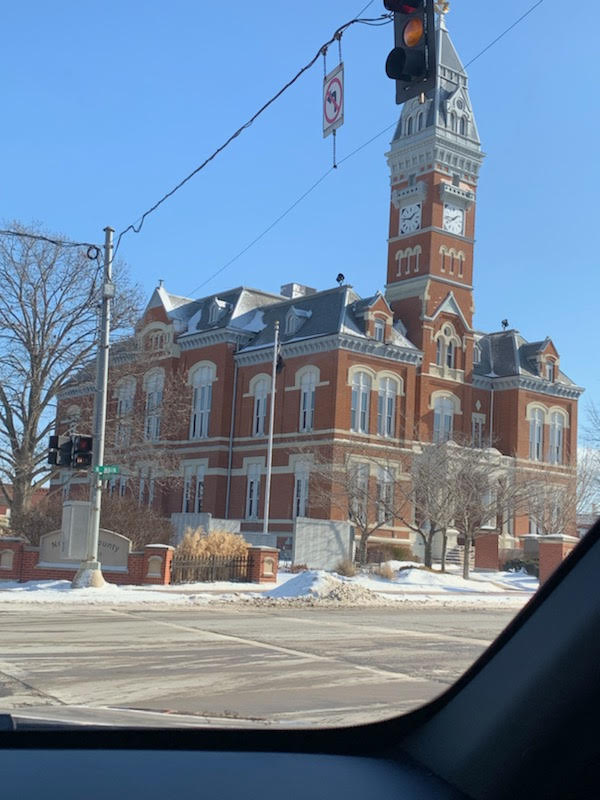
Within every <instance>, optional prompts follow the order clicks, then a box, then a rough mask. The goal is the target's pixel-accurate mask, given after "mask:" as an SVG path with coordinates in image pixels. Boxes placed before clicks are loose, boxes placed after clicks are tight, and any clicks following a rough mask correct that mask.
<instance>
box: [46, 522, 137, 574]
mask: <svg viewBox="0 0 600 800" xmlns="http://www.w3.org/2000/svg"><path fill="white" fill-rule="evenodd" d="M61 545H62V531H52V532H51V533H46V534H44V536H41V537H40V563H44V564H64V565H65V566H66V565H68V564H69V565H70V564H76V565H78V564H79V561H77V560H74V559H72V558H70V559H69V558H63V557H62V556H61ZM130 552H131V539H128V538H127V536H122V535H121V534H120V533H114V532H113V531H107V530H105V529H104V528H100V538H99V540H98V560H99V561H100V563H101V564H102V566H103V567H107V568H109V567H124V568H125V569H127V558H128V556H129V553H130Z"/></svg>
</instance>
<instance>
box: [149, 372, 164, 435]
mask: <svg viewBox="0 0 600 800" xmlns="http://www.w3.org/2000/svg"><path fill="white" fill-rule="evenodd" d="M164 383H165V375H164V372H163V371H162V370H160V371H158V370H157V371H154V372H148V373H146V375H145V376H144V390H145V393H146V402H145V417H144V438H145V439H147V440H149V441H154V440H156V439H159V438H160V418H161V412H162V401H163V389H164Z"/></svg>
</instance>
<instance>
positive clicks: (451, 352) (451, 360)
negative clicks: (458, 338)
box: [446, 341, 456, 369]
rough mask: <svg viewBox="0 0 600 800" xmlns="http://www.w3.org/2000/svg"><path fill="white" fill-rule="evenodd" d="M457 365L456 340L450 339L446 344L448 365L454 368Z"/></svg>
mask: <svg viewBox="0 0 600 800" xmlns="http://www.w3.org/2000/svg"><path fill="white" fill-rule="evenodd" d="M455 365H456V348H455V347H454V342H453V341H449V342H448V344H447V346H446V366H447V367H450V369H454V367H455Z"/></svg>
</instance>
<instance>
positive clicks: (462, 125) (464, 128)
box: [460, 117, 467, 136]
mask: <svg viewBox="0 0 600 800" xmlns="http://www.w3.org/2000/svg"><path fill="white" fill-rule="evenodd" d="M460 133H461V136H466V135H467V120H466V117H461V118H460Z"/></svg>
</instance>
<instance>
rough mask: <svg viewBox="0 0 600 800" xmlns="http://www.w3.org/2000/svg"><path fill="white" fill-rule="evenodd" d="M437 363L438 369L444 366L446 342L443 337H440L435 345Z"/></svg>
mask: <svg viewBox="0 0 600 800" xmlns="http://www.w3.org/2000/svg"><path fill="white" fill-rule="evenodd" d="M435 363H436V364H437V365H438V367H443V366H444V340H443V339H442V337H441V336H440V337H438V339H437V341H436V343H435Z"/></svg>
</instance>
